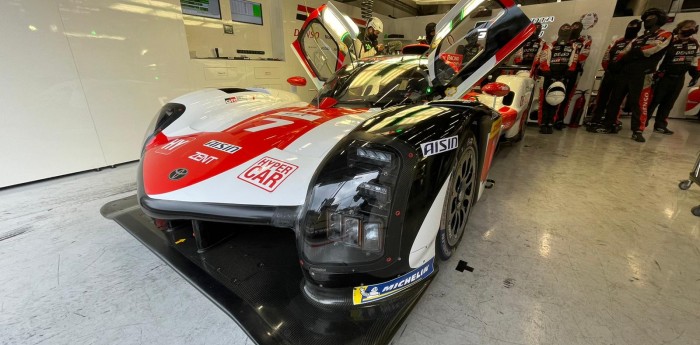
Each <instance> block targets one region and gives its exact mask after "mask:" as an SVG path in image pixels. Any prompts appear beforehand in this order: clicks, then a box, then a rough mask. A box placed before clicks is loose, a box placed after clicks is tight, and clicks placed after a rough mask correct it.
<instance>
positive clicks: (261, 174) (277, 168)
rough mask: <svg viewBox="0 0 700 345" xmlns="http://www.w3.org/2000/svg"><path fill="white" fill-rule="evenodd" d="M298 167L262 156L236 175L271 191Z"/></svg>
mask: <svg viewBox="0 0 700 345" xmlns="http://www.w3.org/2000/svg"><path fill="white" fill-rule="evenodd" d="M298 168H299V167H298V166H296V165H294V164H289V163H286V162H283V161H281V160H277V159H274V158H270V157H264V158H263V159H261V160H259V161H257V162H256V163H255V164H253V165H252V166H250V167H249V168H247V169H246V170H245V171H244V172H243V173H242V174H240V175H238V178H239V179H241V180H243V181H245V182H248V183H250V184H252V185H254V186H256V187H258V188H262V189H264V190H266V191H268V192H272V191H274V190H275V189H277V187H279V185H281V184H282V182H284V180H285V179H287V177H289V175H291V174H292V173H293V172H295V171H296V170H297V169H298Z"/></svg>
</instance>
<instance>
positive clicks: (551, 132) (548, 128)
mask: <svg viewBox="0 0 700 345" xmlns="http://www.w3.org/2000/svg"><path fill="white" fill-rule="evenodd" d="M545 134H554V129H552V126H551V125H550V126H547V133H545Z"/></svg>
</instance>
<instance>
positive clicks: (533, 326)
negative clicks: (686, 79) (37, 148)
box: [0, 121, 700, 345]
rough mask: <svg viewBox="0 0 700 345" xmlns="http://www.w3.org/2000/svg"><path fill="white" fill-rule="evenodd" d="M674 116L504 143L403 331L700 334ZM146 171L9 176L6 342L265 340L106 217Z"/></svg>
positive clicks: (520, 337) (628, 338)
mask: <svg viewBox="0 0 700 345" xmlns="http://www.w3.org/2000/svg"><path fill="white" fill-rule="evenodd" d="M625 126H626V127H629V125H628V122H627V121H625ZM670 128H672V129H673V130H676V135H674V136H670V137H669V136H662V135H657V134H651V135H647V139H648V142H647V143H645V144H639V143H636V142H634V141H632V140H630V139H629V132H628V131H623V133H621V134H619V135H594V134H590V133H586V132H585V131H584V130H583V129H578V130H572V129H569V130H565V131H564V132H560V133H555V134H554V135H549V136H543V135H540V134H538V133H537V131H536V129H534V128H528V131H527V135H526V137H525V140H524V141H523V142H522V143H519V144H516V145H514V146H511V147H504V148H502V150H501V152H500V153H499V154H498V157H497V159H496V161H495V163H494V167H493V169H492V172H491V177H492V178H493V179H495V180H496V181H497V183H496V187H495V188H494V189H492V190H490V191H488V192H487V193H486V194H485V196H484V197H483V198H482V200H481V202H480V203H479V204H477V206H476V208H475V209H474V212H473V213H472V217H471V220H470V228H469V232H468V233H467V234H465V237H464V239H463V241H462V245H461V247H460V248H459V251H458V252H457V253H456V255H455V257H454V258H453V259H452V260H451V261H449V262H447V263H445V264H443V265H442V266H441V269H442V271H441V273H440V274H439V275H438V276H437V278H436V279H435V281H434V282H433V284H432V285H431V287H430V288H429V289H428V291H427V293H426V295H424V296H423V299H422V300H421V301H420V302H419V304H418V306H417V307H416V308H415V310H414V311H413V313H412V314H411V315H410V316H409V318H408V320H407V321H406V323H405V324H404V326H403V327H402V328H401V329H400V330H399V333H398V334H397V336H396V338H395V340H394V343H395V344H405V345H409V344H479V345H481V344H484V345H486V344H567V345H574V344H630V345H631V344H634V345H644V344H700V218H697V217H694V216H693V215H692V214H691V213H690V208H691V207H693V206H695V205H697V204H700V187H697V186H694V187H692V188H691V189H690V190H689V191H686V192H683V191H680V190H679V189H678V187H677V184H678V181H679V180H680V179H683V178H685V177H686V176H687V174H688V171H690V169H691V168H692V165H693V163H694V162H695V158H696V153H697V150H698V149H700V124H698V123H689V122H683V121H672V122H671V124H670ZM135 170H136V165H135V164H128V165H124V166H120V167H117V168H115V169H107V170H104V171H101V172H90V173H85V174H79V175H75V176H71V177H66V178H60V179H55V180H51V181H47V182H41V183H36V184H31V185H27V186H21V187H17V188H11V189H5V190H0V269H1V272H2V273H0V344H40V343H42V344H120V345H121V344H137V343H138V344H141V343H145V344H168V345H176V344H188V345H191V344H247V343H250V341H249V340H248V339H247V337H246V336H245V334H244V333H243V332H242V331H241V330H240V329H239V328H238V327H237V326H236V324H235V323H234V322H233V321H232V320H230V319H228V318H227V317H226V316H225V315H224V314H223V312H221V311H219V310H218V309H217V308H216V307H215V306H214V305H213V304H212V303H210V302H209V301H208V300H207V299H206V298H205V297H203V296H202V295H201V294H200V293H199V292H198V291H197V290H195V289H194V288H192V287H191V286H190V285H189V284H188V283H186V282H184V280H183V279H181V278H180V277H179V276H178V275H177V274H176V273H175V272H174V271H172V270H171V269H170V268H168V267H167V266H165V265H164V264H163V263H161V261H160V260H159V259H157V258H156V257H155V256H154V255H153V254H151V252H150V251H148V249H146V248H145V247H143V246H142V245H141V244H140V243H138V242H137V241H136V240H135V239H134V238H133V237H131V236H130V235H128V234H127V233H126V232H125V231H124V230H122V229H121V228H120V227H119V226H118V225H117V224H116V223H113V222H111V221H108V220H106V219H103V218H102V217H101V216H100V214H99V208H100V207H101V206H102V205H103V204H104V203H106V202H107V201H110V200H113V199H117V198H120V197H123V196H127V195H129V194H133V191H134V189H135V183H134V176H135ZM460 259H461V260H464V261H467V262H468V264H469V266H472V267H474V272H468V271H464V272H458V271H456V270H455V269H454V268H455V267H456V265H457V261H458V260H460Z"/></svg>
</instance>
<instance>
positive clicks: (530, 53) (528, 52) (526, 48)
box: [513, 23, 544, 69]
mask: <svg viewBox="0 0 700 345" xmlns="http://www.w3.org/2000/svg"><path fill="white" fill-rule="evenodd" d="M535 28H536V31H535V34H534V35H532V36H530V38H528V40H527V41H525V43H523V46H522V48H520V49H518V51H517V52H516V53H515V57H514V58H513V63H514V64H516V65H520V66H528V67H533V69H534V68H536V67H537V66H535V65H534V63H535V60H536V58H537V57H538V56H539V55H540V54H541V53H542V47H543V46H544V41H543V40H542V39H541V38H540V33H541V32H542V24H541V23H536V24H535Z"/></svg>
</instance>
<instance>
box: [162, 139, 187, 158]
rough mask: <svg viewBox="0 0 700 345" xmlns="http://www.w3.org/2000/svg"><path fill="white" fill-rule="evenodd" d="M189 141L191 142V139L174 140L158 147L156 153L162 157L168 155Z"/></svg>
mask: <svg viewBox="0 0 700 345" xmlns="http://www.w3.org/2000/svg"><path fill="white" fill-rule="evenodd" d="M190 141H192V139H175V140H173V141H171V142H169V143H167V144H165V145H163V146H161V147H159V148H158V149H157V150H156V153H160V154H162V155H169V154H171V153H173V151H175V150H177V149H179V148H180V147H182V146H183V145H185V144H187V143H189V142H190Z"/></svg>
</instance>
